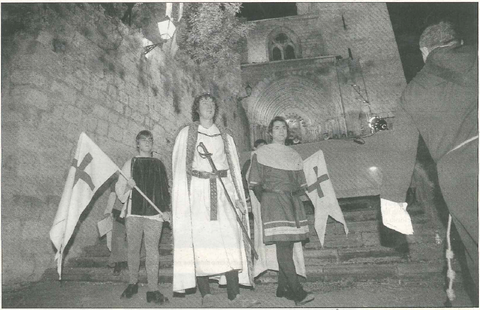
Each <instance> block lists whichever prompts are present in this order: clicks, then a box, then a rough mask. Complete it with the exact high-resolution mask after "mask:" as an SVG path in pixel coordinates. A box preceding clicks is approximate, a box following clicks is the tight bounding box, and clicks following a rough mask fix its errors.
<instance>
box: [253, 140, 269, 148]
mask: <svg viewBox="0 0 480 310" xmlns="http://www.w3.org/2000/svg"><path fill="white" fill-rule="evenodd" d="M262 143H263V144H267V141H265V140H263V139H258V140H255V142H253V147H254V148H257V147H258V146H259V145H260V144H262Z"/></svg>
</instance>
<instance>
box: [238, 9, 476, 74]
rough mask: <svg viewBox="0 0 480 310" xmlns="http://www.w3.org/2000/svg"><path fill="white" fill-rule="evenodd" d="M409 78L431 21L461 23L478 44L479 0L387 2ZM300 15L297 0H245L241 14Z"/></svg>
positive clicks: (420, 63)
mask: <svg viewBox="0 0 480 310" xmlns="http://www.w3.org/2000/svg"><path fill="white" fill-rule="evenodd" d="M387 8H388V12H389V14H390V19H391V21H392V26H393V31H394V33H395V38H396V40H397V44H398V48H399V52H400V57H401V59H402V64H403V67H404V71H405V77H406V79H407V82H408V81H410V80H411V79H412V78H413V77H414V76H415V74H416V73H417V72H418V71H419V70H420V69H421V68H422V67H423V60H422V56H421V54H420V51H419V50H418V39H419V37H420V34H421V32H422V31H423V29H424V28H425V27H426V26H427V25H428V24H430V23H432V22H434V21H436V20H439V19H447V20H450V21H452V22H454V23H455V24H457V25H458V28H457V30H458V32H459V33H460V34H461V36H462V38H463V39H464V41H465V44H474V45H478V3H476V2H429V3H424V2H397V3H387ZM290 15H297V9H296V6H295V3H294V2H283V3H261V2H256V3H252V2H250V3H243V8H242V12H241V13H240V16H241V17H246V18H247V20H258V19H266V18H275V17H283V16H290Z"/></svg>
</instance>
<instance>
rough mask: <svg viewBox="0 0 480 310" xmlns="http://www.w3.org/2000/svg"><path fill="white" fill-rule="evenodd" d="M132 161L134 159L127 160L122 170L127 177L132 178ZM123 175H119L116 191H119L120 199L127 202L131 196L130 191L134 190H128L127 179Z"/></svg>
mask: <svg viewBox="0 0 480 310" xmlns="http://www.w3.org/2000/svg"><path fill="white" fill-rule="evenodd" d="M131 162H132V160H131V159H130V160H127V162H126V163H125V165H123V168H122V172H123V175H125V177H127V179H129V178H131V172H130V167H131ZM123 175H119V176H118V181H117V184H115V192H116V193H117V197H118V199H119V200H120V201H121V202H122V203H125V202H126V201H127V199H128V197H129V196H130V193H131V192H132V190H127V179H126V178H125V177H123Z"/></svg>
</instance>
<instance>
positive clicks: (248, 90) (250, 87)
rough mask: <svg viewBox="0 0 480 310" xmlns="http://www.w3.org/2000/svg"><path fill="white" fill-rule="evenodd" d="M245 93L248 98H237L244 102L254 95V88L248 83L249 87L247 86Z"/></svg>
mask: <svg viewBox="0 0 480 310" xmlns="http://www.w3.org/2000/svg"><path fill="white" fill-rule="evenodd" d="M245 93H246V94H247V95H246V96H243V97H237V100H243V99H245V98H248V97H250V96H251V95H252V86H250V84H248V83H247V86H245Z"/></svg>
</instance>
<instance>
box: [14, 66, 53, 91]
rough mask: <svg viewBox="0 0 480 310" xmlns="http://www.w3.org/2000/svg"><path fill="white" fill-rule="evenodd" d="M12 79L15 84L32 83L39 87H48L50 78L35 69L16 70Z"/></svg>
mask: <svg viewBox="0 0 480 310" xmlns="http://www.w3.org/2000/svg"><path fill="white" fill-rule="evenodd" d="M10 81H11V82H12V83H14V84H32V85H34V86H36V87H39V88H44V87H46V85H47V83H48V81H49V79H47V78H46V77H45V75H44V74H43V75H42V74H40V73H37V72H35V71H33V70H14V71H13V72H12V74H11V76H10Z"/></svg>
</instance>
